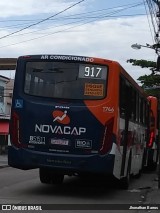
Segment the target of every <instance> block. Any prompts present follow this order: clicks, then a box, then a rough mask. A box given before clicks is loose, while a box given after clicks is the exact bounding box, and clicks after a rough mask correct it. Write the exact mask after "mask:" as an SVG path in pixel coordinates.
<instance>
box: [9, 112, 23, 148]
mask: <svg viewBox="0 0 160 213" xmlns="http://www.w3.org/2000/svg"><path fill="white" fill-rule="evenodd" d="M10 134H11V143H12V144H13V145H14V146H16V147H17V148H20V147H22V144H21V142H20V134H19V116H18V114H17V113H15V112H12V117H11V124H10Z"/></svg>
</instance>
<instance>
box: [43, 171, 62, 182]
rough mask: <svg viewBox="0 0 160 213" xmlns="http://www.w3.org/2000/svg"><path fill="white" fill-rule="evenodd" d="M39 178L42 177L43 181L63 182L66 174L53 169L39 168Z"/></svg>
mask: <svg viewBox="0 0 160 213" xmlns="http://www.w3.org/2000/svg"><path fill="white" fill-rule="evenodd" d="M39 178H40V181H41V183H45V184H62V183H63V180H64V175H63V174H58V173H55V172H54V171H53V170H51V169H46V168H40V169H39Z"/></svg>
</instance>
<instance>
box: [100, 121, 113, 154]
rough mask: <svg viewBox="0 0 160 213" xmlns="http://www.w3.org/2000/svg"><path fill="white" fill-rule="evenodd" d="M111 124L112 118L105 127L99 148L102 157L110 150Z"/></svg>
mask: <svg viewBox="0 0 160 213" xmlns="http://www.w3.org/2000/svg"><path fill="white" fill-rule="evenodd" d="M113 124H114V118H111V119H109V120H108V121H107V123H106V125H105V131H104V137H103V141H102V146H101V148H100V154H102V155H104V154H106V153H107V152H109V150H111V148H112V143H113V141H112V136H113Z"/></svg>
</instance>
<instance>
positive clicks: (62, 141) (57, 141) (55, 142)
mask: <svg viewBox="0 0 160 213" xmlns="http://www.w3.org/2000/svg"><path fill="white" fill-rule="evenodd" d="M50 144H51V145H61V146H68V145H69V140H65V139H53V138H52V139H51V141H50Z"/></svg>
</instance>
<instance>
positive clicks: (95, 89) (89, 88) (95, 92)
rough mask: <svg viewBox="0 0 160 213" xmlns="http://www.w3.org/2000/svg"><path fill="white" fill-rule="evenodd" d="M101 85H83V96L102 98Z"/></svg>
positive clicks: (102, 86)
mask: <svg viewBox="0 0 160 213" xmlns="http://www.w3.org/2000/svg"><path fill="white" fill-rule="evenodd" d="M103 88H104V85H103V84H91V83H85V90H84V95H90V96H103Z"/></svg>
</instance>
